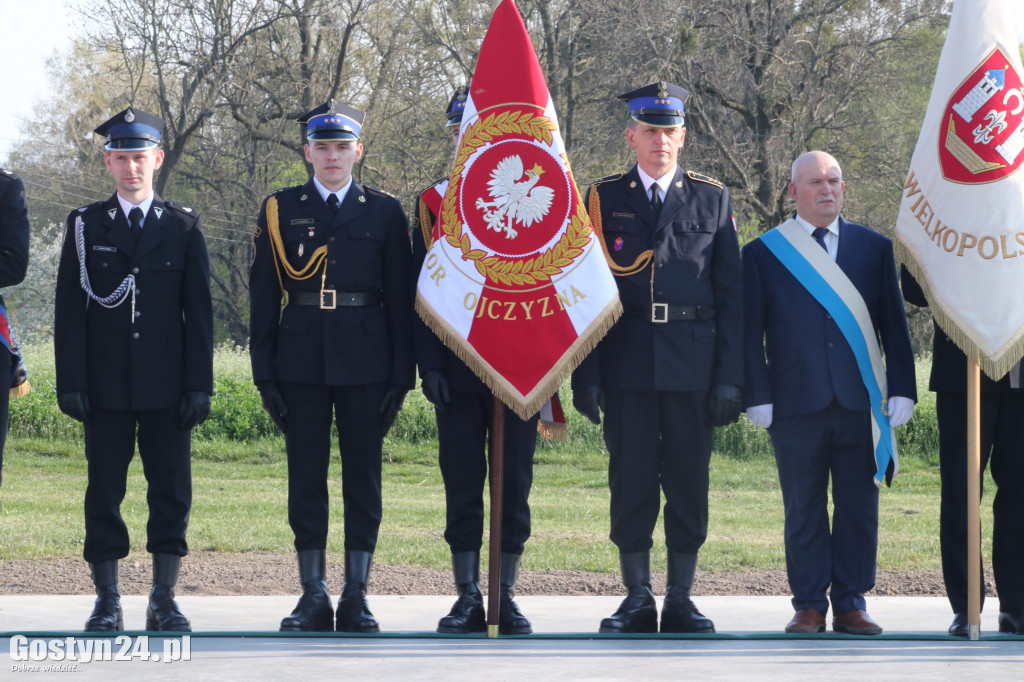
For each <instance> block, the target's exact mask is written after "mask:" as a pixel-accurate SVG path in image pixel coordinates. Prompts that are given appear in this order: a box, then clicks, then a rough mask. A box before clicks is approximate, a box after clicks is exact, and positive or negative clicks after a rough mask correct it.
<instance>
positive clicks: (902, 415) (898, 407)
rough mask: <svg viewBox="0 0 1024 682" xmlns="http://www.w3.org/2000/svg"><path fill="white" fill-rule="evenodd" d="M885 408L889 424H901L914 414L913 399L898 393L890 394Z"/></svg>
mask: <svg viewBox="0 0 1024 682" xmlns="http://www.w3.org/2000/svg"><path fill="white" fill-rule="evenodd" d="M886 410H887V411H888V412H889V426H903V425H904V424H906V423H907V422H908V421H910V418H911V417H913V416H914V401H913V400H911V399H910V398H901V397H900V396H898V395H894V396H890V397H889V402H888V403H887V404H886Z"/></svg>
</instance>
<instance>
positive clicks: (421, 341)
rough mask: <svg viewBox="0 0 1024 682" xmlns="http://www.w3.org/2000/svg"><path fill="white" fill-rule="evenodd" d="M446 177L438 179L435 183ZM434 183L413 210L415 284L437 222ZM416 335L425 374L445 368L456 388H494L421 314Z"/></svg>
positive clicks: (484, 390)
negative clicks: (429, 201) (431, 196)
mask: <svg viewBox="0 0 1024 682" xmlns="http://www.w3.org/2000/svg"><path fill="white" fill-rule="evenodd" d="M444 180H447V178H444ZM444 180H438V181H437V182H435V183H434V185H437V184H438V182H443V181H444ZM434 185H431V186H430V187H428V188H427V189H425V190H423V191H422V192H420V193H419V196H417V197H416V212H415V213H414V214H413V223H412V254H413V256H412V257H413V288H415V287H416V278H417V277H418V276H419V272H420V270H421V269H422V267H423V261H424V259H426V256H427V240H428V239H429V238H430V234H431V233H432V230H433V228H434V222H435V221H436V219H437V217H436V216H435V215H434V214H433V213H432V212H431V211H430V209H429V208H427V207H426V204H425V203H424V200H423V195H424V194H426V193H427V192H433V191H435V190H434V189H433V187H434ZM424 218H426V220H424ZM424 230H425V231H426V233H424ZM413 338H414V339H415V346H416V364H417V365H418V366H419V368H420V375H421V376H422V375H424V374H426V373H427V372H430V371H440V372H444V375H445V378H446V379H447V380H448V387H449V388H451V389H452V390H453V391H463V392H465V393H473V394H476V395H490V393H491V390H490V389H489V388H487V386H486V385H485V384H484V382H482V381H480V378H479V377H478V376H477V375H476V374H474V373H473V370H471V369H470V368H469V367H468V366H467V365H466V363H464V362H463V361H462V360H460V359H459V357H458V356H457V355H456V354H455V353H454V352H452V350H451V349H449V348H448V347H447V346H445V345H444V343H442V342H441V339H440V338H438V336H437V334H435V333H434V332H433V331H431V330H430V328H429V327H427V325H426V324H425V323H424V322H423V320H421V319H420V318H419V316H418V315H417V316H416V319H415V322H414V326H413Z"/></svg>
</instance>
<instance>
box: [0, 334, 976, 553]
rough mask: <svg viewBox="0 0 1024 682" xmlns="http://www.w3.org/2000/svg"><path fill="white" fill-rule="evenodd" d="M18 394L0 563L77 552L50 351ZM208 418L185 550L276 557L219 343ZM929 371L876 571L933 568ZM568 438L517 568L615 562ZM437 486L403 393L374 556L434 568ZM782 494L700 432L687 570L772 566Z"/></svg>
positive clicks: (264, 494)
mask: <svg viewBox="0 0 1024 682" xmlns="http://www.w3.org/2000/svg"><path fill="white" fill-rule="evenodd" d="M26 358H27V359H28V362H29V368H30V370H31V372H32V374H31V376H30V381H31V382H32V385H33V387H34V389H35V390H34V392H33V393H32V394H30V395H29V396H27V397H24V398H19V399H18V400H15V401H14V402H13V403H12V408H11V436H10V438H9V440H8V444H7V452H6V454H5V461H4V472H3V474H4V481H3V488H2V490H0V496H2V501H3V505H2V508H0V558H4V559H19V558H22V559H24V558H53V557H62V558H63V557H80V556H81V550H82V538H83V533H84V530H83V519H82V501H83V498H84V494H85V483H86V465H85V458H84V456H83V454H82V444H81V433H82V429H81V425H79V424H78V423H76V422H73V421H72V420H70V419H68V418H67V417H65V416H63V415H61V414H60V412H59V411H58V410H57V407H56V399H55V397H54V386H53V372H52V364H53V359H52V350H50V348H49V347H48V346H42V347H34V346H33V347H29V348H27V349H26ZM215 367H216V377H215V385H216V389H215V396H214V402H213V412H212V414H211V418H210V420H209V421H208V422H207V423H205V424H203V426H202V427H200V428H199V429H198V430H197V431H196V434H195V438H194V439H193V480H194V486H193V487H194V492H193V495H194V498H193V509H192V517H191V523H190V526H189V545H190V547H191V548H192V549H197V550H210V551H224V552H254V551H271V552H282V553H290V552H292V549H293V545H292V535H291V531H290V529H289V527H288V522H287V466H286V465H285V459H284V442H283V439H281V438H280V437H278V436H277V435H275V431H274V430H273V427H272V424H271V423H270V421H269V419H268V418H267V417H266V415H265V414H264V413H263V411H262V410H261V409H260V402H259V395H258V394H257V392H256V390H255V389H254V388H253V386H252V383H251V380H250V378H249V361H248V356H247V354H246V353H245V352H244V351H242V350H240V349H235V348H229V347H223V348H219V349H218V350H217V354H216V357H215ZM928 370H929V366H928V364H927V361H925V362H923V363H921V364H920V365H919V366H918V382H919V386H920V389H919V390H920V397H921V399H922V400H921V404H920V405H919V406H918V408H917V411H916V412H915V417H914V420H913V421H912V422H911V424H910V426H909V427H908V428H906V429H900V430H898V431H897V434H898V436H899V441H900V451H901V473H900V475H899V476H898V477H897V478H896V481H895V482H894V484H893V487H892V488H890V489H883V490H882V493H881V504H880V513H881V519H880V524H879V525H880V528H879V569H880V570H925V569H938V568H939V546H938V518H939V511H938V510H939V475H938V456H937V443H938V437H937V427H936V424H935V408H934V399H933V396H932V394H930V393H928V392H927V390H926V385H927V376H928ZM562 395H563V399H564V401H565V403H566V407H567V412H568V415H567V417H568V420H569V423H568V427H569V441H568V442H567V443H552V442H546V441H541V442H540V443H539V444H538V447H537V456H536V465H535V480H534V488H533V492H532V494H531V497H530V506H531V508H532V511H533V535H532V537H531V539H530V541H529V542H528V544H527V552H528V555H529V563H530V568H531V569H532V570H540V571H545V570H560V569H586V570H593V571H602V572H616V571H617V570H618V557H617V553H616V550H615V548H614V546H613V545H612V544H611V542H610V541H609V540H608V488H607V456H606V454H605V450H604V445H603V442H602V438H601V432H600V428H599V427H596V426H594V425H592V424H590V423H589V422H587V421H585V420H584V419H583V418H581V417H580V416H579V415H577V414H575V412H573V411H572V410H571V408H569V403H570V400H569V392H568V391H564V392H563V394H562ZM330 481H331V500H332V503H331V534H330V537H329V545H328V548H329V550H331V551H332V552H340V551H341V549H342V541H343V538H342V527H343V526H342V513H341V510H342V505H341V470H340V464H339V461H338V457H337V454H336V453H335V456H334V457H333V458H332V464H331V469H330ZM994 489H995V488H994V485H993V483H992V481H991V478H990V477H988V476H987V475H986V483H985V498H984V499H983V502H982V527H983V551H984V552H985V554H984V556H989V555H990V547H991V527H992V522H991V506H992V504H991V502H992V497H991V496H992V493H993V491H994ZM122 512H123V515H124V517H125V519H126V521H127V523H128V525H129V531H130V534H131V538H132V552H133V553H139V554H141V553H142V552H143V551H144V545H145V523H146V504H145V480H144V478H143V476H142V467H141V465H140V463H139V461H138V459H137V458H136V460H135V461H134V462H133V464H132V467H131V469H130V470H129V484H128V495H127V497H126V499H125V501H124V504H123V506H122ZM443 529H444V487H443V484H442V481H441V474H440V471H439V470H438V466H437V441H436V433H435V427H434V417H433V411H432V409H431V408H430V405H429V404H428V403H427V401H426V400H425V399H424V398H423V396H422V394H420V392H419V391H414V392H412V393H410V394H409V397H408V398H407V400H406V405H405V407H404V409H403V410H402V412H401V413H400V414H399V416H398V420H397V421H396V423H395V427H394V429H393V430H392V432H391V434H390V435H389V436H388V438H387V440H386V441H385V446H384V521H383V525H382V527H381V532H380V542H379V545H378V551H377V557H376V560H377V561H378V563H384V564H406V565H410V566H419V567H429V568H437V569H444V568H447V567H448V565H449V554H448V548H447V545H446V544H445V542H444V539H443V535H442V534H443ZM663 537H664V535H663V530H662V527H661V525H660V522H659V526H658V528H657V529H656V530H655V548H654V560H653V561H654V566H655V567H656V568H658V567H663V566H664V551H665V548H664V541H663ZM784 567H785V555H784V551H783V546H782V497H781V494H780V492H779V483H778V478H777V474H776V469H775V461H774V458H773V457H772V450H771V444H770V442H769V439H768V437H767V434H766V432H765V431H764V430H763V429H760V428H756V427H753V426H751V425H750V424H749V423H747V422H746V420H745V419H741V420H740V423H738V424H734V425H732V426H730V427H728V428H726V429H719V430H718V431H717V432H716V437H715V454H714V456H713V458H712V462H711V488H710V527H709V535H708V540H707V543H706V544H705V546H704V548H703V550H702V551H701V568H702V569H704V570H710V571H719V572H720V571H760V570H768V569H782V568H784Z"/></svg>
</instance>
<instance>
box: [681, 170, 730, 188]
mask: <svg viewBox="0 0 1024 682" xmlns="http://www.w3.org/2000/svg"><path fill="white" fill-rule="evenodd" d="M686 175H687V177H689V178H690V179H691V180H696V181H697V182H706V183H708V184H709V185H714V186H715V187H717V188H718V189H723V188H724V187H725V185H723V184H722V183H721V182H719V181H718V180H715V179H714V178H712V177H710V176H708V175H704V174H702V173H695V172H693V171H686Z"/></svg>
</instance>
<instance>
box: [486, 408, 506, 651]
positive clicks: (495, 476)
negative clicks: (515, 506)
mask: <svg viewBox="0 0 1024 682" xmlns="http://www.w3.org/2000/svg"><path fill="white" fill-rule="evenodd" d="M504 460H505V405H504V404H503V403H502V402H501V400H500V399H499V398H498V396H494V416H493V419H492V420H491V534H490V551H489V557H490V558H489V562H488V568H487V636H488V637H497V636H498V615H499V613H498V612H499V609H500V608H501V607H500V605H499V604H500V596H501V585H500V583H501V492H502V489H503V488H504V485H505V482H504V478H505V477H504V471H505V466H504Z"/></svg>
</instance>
